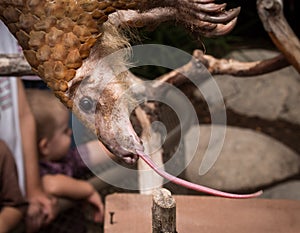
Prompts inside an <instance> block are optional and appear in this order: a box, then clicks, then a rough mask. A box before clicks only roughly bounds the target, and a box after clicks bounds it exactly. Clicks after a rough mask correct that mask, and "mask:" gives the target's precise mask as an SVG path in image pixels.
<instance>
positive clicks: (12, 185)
mask: <svg viewBox="0 0 300 233" xmlns="http://www.w3.org/2000/svg"><path fill="white" fill-rule="evenodd" d="M26 206H27V202H26V201H25V199H24V198H23V196H22V193H21V190H20V188H19V184H18V174H17V169H16V164H15V161H14V157H13V155H12V153H11V151H10V149H9V148H8V146H7V145H6V143H5V142H4V141H2V140H0V233H5V232H10V231H11V230H13V229H14V228H15V227H17V225H18V224H19V223H20V222H21V220H22V218H23V217H24V214H25V212H26Z"/></svg>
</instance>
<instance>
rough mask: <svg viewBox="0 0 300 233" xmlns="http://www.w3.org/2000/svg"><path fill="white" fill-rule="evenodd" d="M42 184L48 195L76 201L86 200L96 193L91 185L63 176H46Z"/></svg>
mask: <svg viewBox="0 0 300 233" xmlns="http://www.w3.org/2000/svg"><path fill="white" fill-rule="evenodd" d="M42 182H43V187H44V189H45V191H46V193H48V194H50V195H53V196H59V197H66V198H71V199H74V200H80V199H86V198H88V197H89V196H90V195H92V194H93V192H95V189H94V187H93V186H92V185H91V184H90V183H88V182H86V181H84V180H77V179H74V178H72V177H69V176H66V175H62V174H56V175H44V176H43V178H42Z"/></svg>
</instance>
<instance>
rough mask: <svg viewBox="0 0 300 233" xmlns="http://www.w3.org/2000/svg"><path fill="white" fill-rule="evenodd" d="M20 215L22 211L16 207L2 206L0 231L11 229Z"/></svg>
mask: <svg viewBox="0 0 300 233" xmlns="http://www.w3.org/2000/svg"><path fill="white" fill-rule="evenodd" d="M22 217H23V214H22V212H21V211H20V210H18V209H17V208H13V207H3V208H2V210H1V212H0V233H7V232H10V231H11V230H13V229H14V228H15V227H16V226H17V224H18V223H19V222H20V221H21V219H22Z"/></svg>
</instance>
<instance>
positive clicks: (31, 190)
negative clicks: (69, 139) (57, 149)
mask: <svg viewBox="0 0 300 233" xmlns="http://www.w3.org/2000/svg"><path fill="white" fill-rule="evenodd" d="M18 101H19V103H18V104H19V119H20V130H21V137H22V145H23V154H24V155H23V156H24V168H25V182H26V183H25V187H26V195H27V197H28V200H29V202H30V206H29V210H28V215H29V218H30V217H32V218H33V221H34V222H35V225H40V224H43V223H48V222H50V221H51V220H53V219H54V217H55V214H54V205H55V202H54V201H53V199H50V198H48V196H47V195H46V193H45V192H44V191H43V189H42V184H41V179H40V175H39V167H38V156H37V141H36V126H35V120H34V116H33V114H32V112H31V109H30V107H29V104H28V102H27V99H26V94H25V90H24V87H23V83H22V81H21V80H20V79H18ZM34 206H41V207H42V213H44V215H45V216H41V213H40V210H38V208H36V207H34ZM31 207H34V208H31ZM37 218H40V219H41V220H40V221H36V220H37ZM29 221H30V220H29ZM38 227H39V226H33V228H38Z"/></svg>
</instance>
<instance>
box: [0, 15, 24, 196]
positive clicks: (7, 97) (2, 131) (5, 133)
mask: <svg viewBox="0 0 300 233" xmlns="http://www.w3.org/2000/svg"><path fill="white" fill-rule="evenodd" d="M18 52H19V49H18V43H17V41H16V39H15V38H14V37H13V35H12V34H11V33H10V32H9V31H8V29H7V27H6V26H5V24H4V23H3V22H2V21H1V20H0V53H2V54H5V53H6V54H10V53H18ZM18 106H19V104H18V86H17V78H15V77H0V139H2V140H4V141H5V142H6V143H7V145H8V147H9V148H10V150H11V151H12V154H13V155H14V158H15V161H16V165H17V170H18V176H19V184H20V188H21V191H22V193H23V194H25V173H24V163H23V153H22V139H21V133H20V125H19V111H18Z"/></svg>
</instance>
